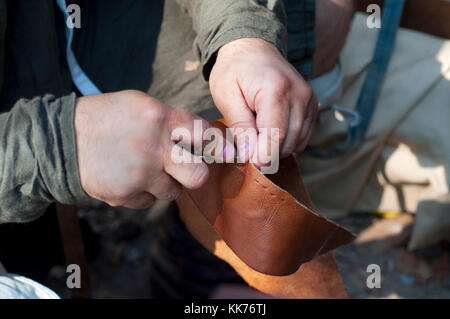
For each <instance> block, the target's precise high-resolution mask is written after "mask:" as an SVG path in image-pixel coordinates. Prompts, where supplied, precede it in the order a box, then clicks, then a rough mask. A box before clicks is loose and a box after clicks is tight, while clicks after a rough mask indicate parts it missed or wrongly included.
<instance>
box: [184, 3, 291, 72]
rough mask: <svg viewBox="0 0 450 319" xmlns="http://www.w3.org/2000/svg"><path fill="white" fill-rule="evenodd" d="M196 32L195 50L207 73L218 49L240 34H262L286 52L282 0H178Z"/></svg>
mask: <svg viewBox="0 0 450 319" xmlns="http://www.w3.org/2000/svg"><path fill="white" fill-rule="evenodd" d="M177 1H178V2H179V3H180V5H181V6H182V7H183V8H184V9H185V10H186V11H187V12H188V13H189V14H190V15H191V17H192V19H193V26H194V29H195V31H196V32H197V37H196V40H195V43H194V50H195V52H196V54H197V55H198V57H199V58H200V61H201V63H202V65H203V74H204V76H205V78H206V79H208V77H209V73H210V71H211V68H212V66H213V64H214V62H215V55H216V53H217V50H218V49H219V48H220V47H221V46H222V45H224V44H226V43H228V42H230V41H233V40H237V39H240V38H261V39H264V40H266V41H268V42H270V43H273V44H274V45H276V46H277V47H278V49H279V50H280V51H281V52H282V53H283V54H284V55H286V52H287V51H286V45H287V44H286V43H287V31H286V17H285V12H284V8H283V1H282V0H265V1H261V0H259V1H258V0H221V1H217V0H177Z"/></svg>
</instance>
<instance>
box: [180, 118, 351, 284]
mask: <svg viewBox="0 0 450 319" xmlns="http://www.w3.org/2000/svg"><path fill="white" fill-rule="evenodd" d="M212 126H214V127H218V128H220V129H222V130H224V129H225V126H224V125H223V124H222V123H220V122H213V123H212ZM209 168H210V177H209V179H208V181H207V182H206V184H205V185H204V186H202V187H201V188H200V189H197V190H187V189H184V190H183V194H182V196H180V198H179V199H178V200H177V202H178V205H179V206H180V211H181V212H182V219H183V220H184V221H185V223H186V224H189V223H190V221H192V219H193V217H192V215H193V214H194V215H195V212H200V213H201V214H202V215H203V216H204V217H205V218H206V220H207V221H208V222H209V224H210V225H212V226H213V228H214V230H215V231H216V232H217V234H218V235H219V236H220V238H221V239H223V241H224V243H226V246H227V247H229V248H230V249H231V250H232V251H233V253H234V254H235V255H236V256H237V257H238V258H239V259H240V260H242V261H243V262H244V263H245V264H246V265H248V266H249V267H250V268H252V269H253V270H255V271H257V272H259V273H262V274H266V275H275V276H286V275H290V274H293V273H295V272H297V270H298V269H299V267H300V265H302V264H303V263H305V262H308V261H310V260H312V259H313V258H315V257H317V256H319V255H322V254H324V253H326V252H329V251H331V250H332V249H334V248H336V247H338V246H341V245H344V244H346V243H348V242H350V241H352V240H353V239H354V236H353V234H351V233H350V232H348V231H347V230H345V229H343V228H341V227H340V226H338V225H337V224H335V223H333V222H332V221H330V220H328V219H326V218H325V217H323V216H320V215H318V214H317V213H315V212H314V211H313V209H314V207H313V205H312V202H311V199H310V197H309V195H308V193H307V192H306V190H305V188H304V185H303V183H302V181H301V178H300V174H299V170H298V167H297V163H296V161H295V159H294V158H293V157H292V156H291V157H288V158H286V159H283V160H281V161H280V169H279V171H278V173H277V174H274V175H268V176H267V177H266V176H264V175H263V174H262V173H260V172H259V170H258V169H257V168H256V167H255V166H254V165H253V164H250V163H249V164H245V165H244V164H216V163H213V164H210V165H209ZM269 178H270V179H269ZM186 207H190V209H189V210H193V211H194V213H192V212H191V213H190V212H187V210H186ZM183 214H184V216H183ZM187 215H190V216H187ZM197 218H198V216H197ZM192 227H193V226H191V228H192ZM188 229H189V227H188ZM190 230H191V229H190ZM194 236H195V235H194ZM197 239H198V238H197ZM200 242H202V240H201V241H200ZM202 244H204V245H205V244H206V245H209V243H207V242H204V240H203V242H202ZM210 248H211V247H210ZM333 262H334V260H333Z"/></svg>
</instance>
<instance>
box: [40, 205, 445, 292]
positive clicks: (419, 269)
mask: <svg viewBox="0 0 450 319" xmlns="http://www.w3.org/2000/svg"><path fill="white" fill-rule="evenodd" d="M163 212H164V203H163V202H162V203H158V205H157V206H156V207H154V208H153V209H152V210H151V211H150V212H149V211H148V210H145V211H131V210H128V209H123V208H111V207H109V206H106V205H104V204H101V203H99V202H94V203H90V204H89V205H85V206H83V207H81V208H80V209H79V216H80V217H82V218H83V219H84V220H86V221H87V222H88V224H89V225H90V226H91V228H92V230H93V232H94V234H96V235H98V238H97V242H98V243H99V245H98V247H96V251H97V254H96V256H95V258H92V259H91V260H90V261H89V275H90V280H91V286H92V291H93V297H94V298H147V297H148V296H149V280H148V270H149V268H150V267H149V265H150V262H151V260H150V258H149V255H150V247H151V242H152V240H153V238H154V236H155V225H156V224H157V221H158V218H159V216H160V215H161V214H163ZM336 221H337V222H338V223H339V224H341V225H342V226H344V227H346V228H348V229H349V230H351V231H353V232H354V233H355V234H357V235H358V238H357V239H356V241H355V242H353V243H352V244H349V245H346V246H344V247H341V248H339V249H337V250H336V251H335V254H336V257H337V260H338V264H339V267H340V270H341V273H342V276H343V279H344V282H345V284H346V285H347V287H348V292H349V295H350V296H351V297H352V298H450V260H449V250H450V249H449V246H450V245H449V244H448V243H446V242H444V243H440V244H438V245H435V246H433V247H428V248H426V249H422V250H419V251H414V252H410V251H408V250H407V249H406V245H407V241H408V238H409V235H410V231H411V225H412V223H413V221H414V217H413V216H411V215H407V214H400V215H398V216H394V217H393V218H381V217H378V216H375V215H371V214H363V213H353V214H350V215H349V216H347V217H345V218H342V219H339V220H336ZM91 248H92V247H91ZM89 250H92V249H90V247H88V251H89ZM94 255H95V254H94ZM370 264H377V265H379V266H380V270H381V287H380V288H373V289H369V288H368V287H367V285H366V280H367V277H368V276H369V275H370V273H368V272H367V266H368V265H370ZM65 278H66V273H65V268H64V267H63V266H62V265H61V266H55V267H53V268H52V269H51V271H50V273H49V275H48V278H47V282H46V284H47V285H49V286H50V287H51V288H53V289H54V290H55V291H56V292H58V293H59V294H60V295H61V296H62V297H63V298H69V297H70V292H69V290H68V289H67V288H66V286H65Z"/></svg>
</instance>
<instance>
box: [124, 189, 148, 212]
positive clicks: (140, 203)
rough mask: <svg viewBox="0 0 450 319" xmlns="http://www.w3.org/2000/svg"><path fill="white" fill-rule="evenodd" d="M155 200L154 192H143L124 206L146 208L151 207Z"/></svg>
mask: <svg viewBox="0 0 450 319" xmlns="http://www.w3.org/2000/svg"><path fill="white" fill-rule="evenodd" d="M154 201H155V197H154V196H153V195H152V194H149V193H146V192H142V193H139V194H137V195H135V196H133V197H132V198H130V199H129V200H127V201H126V202H125V203H124V204H123V206H125V207H128V208H131V209H144V208H148V207H150V206H151V205H152V204H153V202H154Z"/></svg>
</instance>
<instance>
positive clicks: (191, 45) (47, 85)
mask: <svg viewBox="0 0 450 319" xmlns="http://www.w3.org/2000/svg"><path fill="white" fill-rule="evenodd" d="M303 2H308V3H311V2H313V0H307V1H302V0H298V4H300V5H302V6H303V5H304V3H303ZM67 3H68V4H70V3H76V4H78V5H80V7H81V24H82V27H81V29H75V34H74V41H73V45H72V49H73V51H74V52H75V55H76V56H77V59H78V62H79V63H80V66H81V67H82V68H83V70H84V71H85V73H86V74H87V75H88V76H89V77H90V78H91V79H92V81H93V82H94V83H95V84H96V85H97V86H98V87H99V88H100V89H101V90H102V91H103V92H112V91H118V90H123V89H137V90H141V91H145V92H147V93H148V94H150V95H152V96H154V97H156V98H158V99H160V100H162V101H163V102H165V103H167V104H169V105H171V106H173V107H177V108H185V109H189V110H191V111H193V112H200V111H202V110H207V109H210V108H212V107H214V105H213V103H212V99H211V96H210V94H209V88H208V83H207V82H206V81H205V78H206V79H207V78H208V74H209V71H210V69H211V67H212V64H213V62H214V56H215V53H216V51H217V50H218V48H219V47H220V46H221V45H223V44H224V43H227V42H229V41H232V40H235V39H238V38H242V37H258V38H263V39H265V40H267V41H269V42H272V43H274V44H275V45H277V47H278V48H279V49H280V51H281V52H283V54H286V27H285V21H284V20H285V14H284V10H283V5H282V1H281V0H267V1H256V0H254V1H250V0H223V1H214V0H202V1H200V0H179V1H177V0H166V1H162V0H160V1H157V0H155V1H147V0H136V1H121V0H89V1H88V0H79V1H67ZM308 7H309V8H310V9H311V5H309V6H308ZM64 27H65V25H64V19H63V15H62V13H61V12H60V11H59V8H58V7H57V5H56V1H53V0H39V1H30V0H15V1H5V0H0V111H1V112H2V113H1V114H0V140H1V143H0V222H25V221H29V220H32V219H34V218H37V217H38V216H39V215H40V214H41V213H42V212H43V211H44V210H45V208H46V207H47V206H48V205H49V204H50V203H52V202H54V201H58V202H61V203H66V204H71V203H76V202H78V201H81V200H84V199H86V198H87V197H88V196H87V195H86V194H85V192H84V191H83V189H82V188H81V185H80V181H79V173H78V166H77V159H76V143H75V136H74V126H73V116H74V108H75V102H76V95H77V91H76V89H75V88H74V87H73V84H72V80H71V77H70V72H69V70H68V68H67V64H66V60H65V37H64ZM310 29H311V28H310ZM305 32H306V31H305ZM303 38H304V39H306V38H307V36H305V37H303ZM299 39H300V38H299ZM299 45H302V44H301V43H299ZM312 45H313V42H311V43H310V45H309V47H310V48H311V47H312ZM307 51H308V50H306V51H305V54H307ZM193 92H195V93H193Z"/></svg>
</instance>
